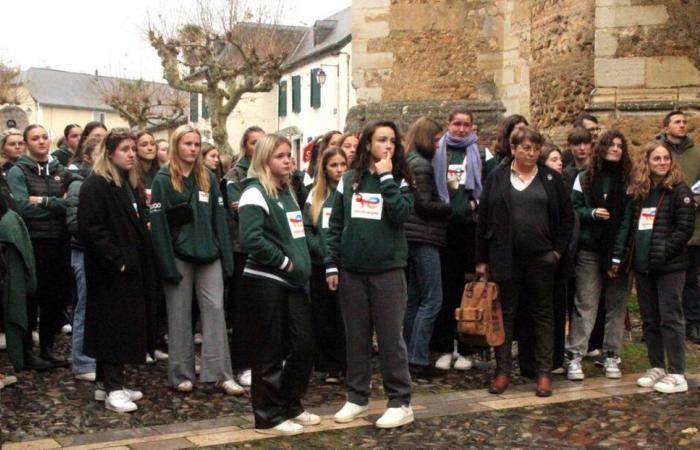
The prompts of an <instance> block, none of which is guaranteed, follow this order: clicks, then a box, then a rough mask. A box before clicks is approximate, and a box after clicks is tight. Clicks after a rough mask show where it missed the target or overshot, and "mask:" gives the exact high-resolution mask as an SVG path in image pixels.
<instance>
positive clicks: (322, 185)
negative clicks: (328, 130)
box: [309, 147, 348, 226]
mask: <svg viewBox="0 0 700 450" xmlns="http://www.w3.org/2000/svg"><path fill="white" fill-rule="evenodd" d="M334 156H341V157H342V158H343V159H344V160H345V164H347V163H348V157H347V155H346V154H345V152H344V151H343V150H342V149H341V148H340V147H328V148H327V149H325V150H324V151H323V153H322V154H321V156H320V157H319V160H318V164H317V165H316V175H315V177H314V181H315V182H316V184H315V185H314V190H313V195H312V196H311V208H310V210H309V213H310V214H311V223H313V224H314V226H316V225H318V220H319V218H320V217H321V216H320V213H321V209H322V208H323V202H325V201H326V199H327V198H328V196H329V195H330V193H331V190H330V188H329V187H328V174H326V164H328V161H330V159H331V158H333V157H334Z"/></svg>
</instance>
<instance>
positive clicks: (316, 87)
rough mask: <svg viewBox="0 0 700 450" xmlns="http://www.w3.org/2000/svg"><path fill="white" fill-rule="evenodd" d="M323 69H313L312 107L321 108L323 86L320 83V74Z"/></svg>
mask: <svg viewBox="0 0 700 450" xmlns="http://www.w3.org/2000/svg"><path fill="white" fill-rule="evenodd" d="M320 71H321V69H311V107H312V108H320V107H321V85H320V84H319V82H318V73H319V72H320Z"/></svg>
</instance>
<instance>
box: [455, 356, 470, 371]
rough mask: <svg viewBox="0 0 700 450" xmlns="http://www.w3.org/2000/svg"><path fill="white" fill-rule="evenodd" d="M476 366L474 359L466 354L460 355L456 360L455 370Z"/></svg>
mask: <svg viewBox="0 0 700 450" xmlns="http://www.w3.org/2000/svg"><path fill="white" fill-rule="evenodd" d="M472 367H474V361H472V359H471V358H468V357H466V356H462V355H459V356H458V357H457V360H456V361H455V365H454V368H455V370H469V369H471V368H472Z"/></svg>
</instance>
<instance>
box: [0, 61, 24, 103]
mask: <svg viewBox="0 0 700 450" xmlns="http://www.w3.org/2000/svg"><path fill="white" fill-rule="evenodd" d="M21 86H22V83H21V81H20V80H19V69H18V68H16V67H12V66H10V65H9V64H7V63H5V62H3V61H2V60H0V105H4V104H8V103H9V104H19V103H21V99H20V95H19V89H18V88H20V87H21Z"/></svg>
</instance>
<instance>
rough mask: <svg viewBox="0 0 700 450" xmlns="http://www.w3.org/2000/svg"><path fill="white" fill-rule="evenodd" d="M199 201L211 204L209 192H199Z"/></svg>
mask: <svg viewBox="0 0 700 450" xmlns="http://www.w3.org/2000/svg"><path fill="white" fill-rule="evenodd" d="M199 201H200V202H204V203H209V192H204V191H199Z"/></svg>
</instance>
